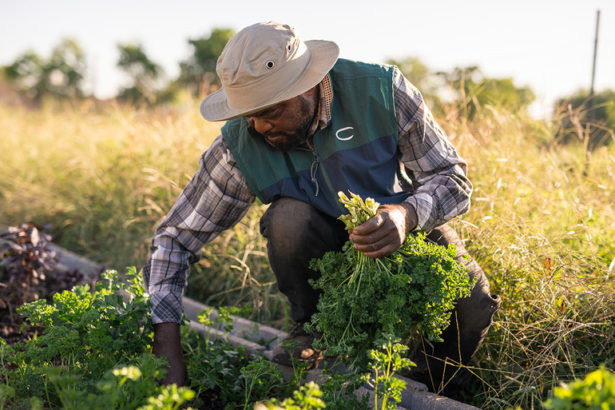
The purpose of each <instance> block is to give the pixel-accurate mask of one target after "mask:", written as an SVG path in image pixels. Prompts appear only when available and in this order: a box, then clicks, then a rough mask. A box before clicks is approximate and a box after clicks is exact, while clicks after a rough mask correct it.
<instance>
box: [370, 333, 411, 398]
mask: <svg viewBox="0 0 615 410" xmlns="http://www.w3.org/2000/svg"><path fill="white" fill-rule="evenodd" d="M378 347H379V348H378V349H372V350H370V351H369V356H370V359H371V360H370V363H371V366H372V373H371V374H368V375H366V376H364V380H365V381H366V382H367V384H368V385H370V386H372V387H373V388H374V407H373V408H374V409H378V408H380V409H382V410H384V409H396V408H397V404H398V403H399V402H401V393H402V391H403V390H404V389H405V388H406V382H405V381H403V380H401V379H398V378H395V377H393V376H394V375H395V374H396V373H398V372H399V371H400V370H404V369H408V368H410V367H411V366H414V365H415V364H414V363H412V362H411V361H410V360H409V359H407V358H404V357H403V355H404V353H405V352H406V351H407V350H408V346H406V345H403V344H401V343H398V340H397V339H396V338H395V337H393V336H390V335H389V336H387V338H386V340H384V341H381V342H380V343H379V346H378ZM379 400H380V406H379V405H378V401H379Z"/></svg>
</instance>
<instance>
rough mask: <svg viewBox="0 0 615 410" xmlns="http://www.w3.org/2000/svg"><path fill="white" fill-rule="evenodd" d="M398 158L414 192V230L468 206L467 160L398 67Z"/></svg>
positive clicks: (428, 227) (445, 219)
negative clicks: (459, 152)
mask: <svg viewBox="0 0 615 410" xmlns="http://www.w3.org/2000/svg"><path fill="white" fill-rule="evenodd" d="M393 87H394V94H395V95H394V98H395V111H396V115H397V123H398V128H399V151H400V160H401V163H402V164H403V167H404V171H405V172H406V174H407V175H408V176H409V177H410V179H411V181H412V185H413V193H412V195H411V196H409V197H408V198H407V199H406V202H408V203H409V204H410V205H412V206H413V207H414V209H415V210H416V215H417V218H418V224H417V226H416V228H415V229H416V230H421V231H427V232H429V231H431V230H432V229H433V228H435V227H437V226H439V225H442V224H444V223H446V222H448V221H449V220H451V219H452V218H454V217H456V216H458V215H462V214H464V213H466V212H467V211H468V210H469V209H470V196H471V194H472V183H471V182H470V180H469V179H468V177H467V163H466V162H465V160H464V159H463V158H461V157H460V156H459V155H458V154H457V151H456V150H455V148H454V147H453V145H452V144H451V143H450V142H449V140H448V138H447V136H446V134H445V133H444V131H443V130H442V129H441V128H440V126H439V125H438V124H437V123H436V121H435V120H434V118H433V116H432V113H431V111H430V110H429V108H428V107H427V106H426V105H425V102H424V101H423V96H422V95H421V93H420V92H419V90H417V88H416V87H414V85H412V84H411V83H410V81H408V80H407V79H406V78H405V77H404V76H403V75H402V74H401V72H400V71H399V70H398V69H395V72H394V75H393Z"/></svg>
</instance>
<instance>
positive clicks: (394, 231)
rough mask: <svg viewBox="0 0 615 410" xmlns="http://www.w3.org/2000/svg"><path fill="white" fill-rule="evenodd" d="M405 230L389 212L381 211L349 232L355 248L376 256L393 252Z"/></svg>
mask: <svg viewBox="0 0 615 410" xmlns="http://www.w3.org/2000/svg"><path fill="white" fill-rule="evenodd" d="M404 236H405V230H404V229H403V227H402V226H399V223H396V219H395V217H394V215H391V212H387V211H383V212H381V213H378V214H377V215H376V216H374V217H373V218H371V219H370V220H369V221H367V222H365V223H364V224H362V225H360V226H357V227H356V228H355V229H354V230H353V231H352V232H351V233H350V237H349V238H350V240H351V241H353V242H354V247H355V249H357V250H359V251H361V252H363V253H364V254H365V256H368V257H371V258H378V257H381V256H386V255H389V254H391V253H393V252H394V251H395V250H397V248H399V246H400V245H401V244H402V242H403V238H404Z"/></svg>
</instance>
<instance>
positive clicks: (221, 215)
mask: <svg viewBox="0 0 615 410" xmlns="http://www.w3.org/2000/svg"><path fill="white" fill-rule="evenodd" d="M253 202H254V194H253V193H252V191H251V190H250V188H249V187H248V185H247V183H246V181H245V179H244V178H243V175H242V174H241V172H240V171H239V169H238V168H237V166H236V164H235V161H234V159H233V158H232V155H231V153H230V151H229V150H228V148H227V147H226V144H224V142H223V140H222V138H221V137H220V136H219V137H218V138H216V140H215V141H214V142H213V143H212V145H211V147H210V148H209V149H208V150H207V151H206V152H205V154H203V156H202V157H201V161H200V164H199V170H198V171H197V173H196V174H195V175H194V177H193V178H192V180H191V181H190V182H189V183H188V185H186V187H185V188H184V190H183V191H182V193H181V194H180V196H179V198H178V199H177V201H176V202H175V204H174V205H173V207H172V208H171V210H170V211H169V213H168V214H167V216H166V217H165V218H164V219H163V221H162V222H161V223H160V225H159V226H158V228H157V230H156V234H155V236H154V238H153V239H152V244H151V247H150V257H149V259H148V261H147V262H146V264H145V266H144V267H143V278H144V281H145V289H146V291H147V292H148V293H149V295H150V304H151V310H152V320H153V322H154V354H156V355H158V356H164V357H166V359H167V360H168V361H169V365H170V368H169V371H168V373H167V376H166V377H165V379H164V383H166V384H170V383H177V384H182V383H183V382H184V380H185V365H184V363H183V355H182V354H181V346H180V340H179V323H180V322H181V318H182V296H183V291H184V287H185V285H186V278H187V277H188V270H189V267H190V264H192V263H195V262H196V261H197V260H198V258H199V256H200V251H201V249H202V247H203V246H204V245H205V244H206V243H207V242H209V241H211V240H213V239H214V238H215V237H216V236H218V235H219V234H220V232H222V231H224V230H225V229H228V228H230V227H232V226H233V225H234V224H235V223H237V222H238V221H239V220H240V219H241V218H242V217H243V216H244V215H245V213H246V212H247V210H248V209H249V207H250V205H251V204H252V203H253Z"/></svg>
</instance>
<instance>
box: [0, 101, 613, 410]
mask: <svg viewBox="0 0 615 410" xmlns="http://www.w3.org/2000/svg"><path fill="white" fill-rule="evenodd" d="M196 106H197V102H194V103H193V104H192V106H190V108H189V109H187V110H185V111H173V112H164V111H156V112H144V111H135V110H133V109H130V108H126V107H117V106H108V107H105V108H103V109H95V108H94V107H92V106H88V105H83V106H80V107H77V108H74V109H65V110H57V109H53V108H47V109H44V110H42V111H26V110H22V109H19V108H9V107H6V106H0V130H1V131H0V208H1V209H2V213H1V214H0V224H4V225H14V224H21V223H23V222H27V221H34V222H37V223H39V224H45V223H51V224H52V233H53V234H54V235H55V238H56V240H57V241H58V242H59V243H60V244H61V245H63V246H65V247H67V248H69V249H72V250H74V251H76V252H78V253H81V254H84V255H86V256H88V257H90V258H92V259H94V260H97V261H99V262H102V263H105V264H107V265H108V266H114V267H118V268H120V269H122V268H123V267H124V266H127V265H137V266H140V265H142V264H143V262H144V261H145V258H146V257H147V248H148V244H149V240H150V237H151V234H152V233H153V230H154V227H155V225H156V223H157V221H158V220H159V219H160V218H161V217H162V216H163V215H164V213H165V212H166V211H167V210H168V209H169V207H170V206H171V204H172V203H173V201H174V200H175V198H176V197H177V195H178V194H179V192H180V190H181V188H182V187H183V185H184V184H185V183H186V182H187V181H188V180H189V178H190V177H191V176H192V174H193V173H194V172H195V170H196V168H197V164H198V158H199V155H200V154H201V152H202V151H203V150H204V149H206V147H207V146H208V145H209V144H210V142H211V141H212V139H213V138H214V137H215V136H216V135H217V133H218V130H219V124H210V123H207V122H205V121H203V120H202V119H201V118H200V116H199V114H198V112H197V110H196V109H194V107H196ZM439 121H440V123H441V124H442V125H443V127H444V128H445V129H446V131H447V132H448V133H449V136H450V138H451V140H452V141H453V143H454V144H455V145H456V146H457V147H458V149H459V151H460V152H461V153H462V155H463V156H464V157H465V158H466V159H467V160H468V162H469V164H470V167H469V169H470V171H469V172H470V177H471V179H472V181H473V183H474V186H475V191H474V195H473V206H472V209H471V210H470V212H469V213H468V214H467V215H465V216H464V217H462V218H459V219H457V220H455V221H454V222H453V225H454V227H455V228H456V229H457V230H458V231H459V232H460V234H461V235H462V237H463V238H464V240H465V241H466V245H467V247H468V249H469V250H470V252H471V253H472V254H473V255H474V256H475V258H476V259H477V260H478V262H479V264H480V265H481V266H482V267H483V268H484V269H485V272H486V273H487V276H488V277H489V278H490V282H491V284H492V291H493V292H494V293H498V294H500V295H501V296H502V298H503V305H502V308H501V311H500V313H499V314H498V315H497V318H496V322H495V324H494V326H493V328H492V330H491V332H490V334H489V336H488V338H487V339H486V342H485V345H484V346H483V348H482V349H481V350H480V351H479V353H478V354H477V357H476V365H475V367H474V368H473V369H472V371H473V372H474V373H475V374H476V375H477V376H478V377H477V379H476V380H479V379H480V380H482V381H481V382H476V383H474V387H473V388H474V392H476V394H474V395H473V396H472V397H468V399H467V400H468V401H471V402H473V403H474V404H477V405H480V406H481V407H484V408H506V407H509V406H510V407H513V406H515V405H519V406H521V407H523V408H538V407H539V404H538V403H539V402H540V401H541V400H542V399H544V398H545V397H546V396H548V394H549V391H550V390H551V388H552V387H553V386H554V385H556V384H558V383H559V382H561V381H569V380H571V379H572V378H574V377H578V376H581V375H583V374H585V373H587V372H588V371H590V370H593V369H594V368H596V367H597V366H598V365H599V364H600V363H606V364H607V366H608V367H611V368H613V367H614V365H615V363H613V360H614V359H613V358H614V357H615V334H614V332H615V325H614V323H615V305H614V301H615V289H614V285H613V283H614V281H613V275H615V267H614V266H615V262H614V261H615V241H613V238H614V237H615V222H614V221H615V205H614V204H615V184H613V183H612V181H613V179H614V176H615V146H613V145H611V146H610V147H603V148H600V149H597V150H595V151H594V152H593V153H592V155H587V153H586V151H585V150H584V148H585V147H584V145H583V144H582V143H579V144H577V145H567V146H560V145H556V144H551V143H550V142H551V141H553V140H554V134H555V132H556V131H555V127H554V126H553V125H552V124H549V123H544V122H537V121H534V120H532V119H530V118H528V117H527V116H525V115H523V114H512V113H507V112H504V111H499V110H495V109H492V108H489V107H487V108H484V109H483V110H482V111H481V112H479V113H478V115H477V116H476V118H475V120H473V121H472V122H468V121H465V120H464V118H462V117H460V116H459V115H458V114H457V112H456V111H454V110H449V111H448V113H447V115H446V116H443V117H442V118H440V119H439ZM588 161H589V163H588ZM263 210H264V206H262V205H259V206H256V207H254V209H253V210H252V211H251V212H250V213H249V214H248V216H247V217H246V218H244V221H242V223H240V224H238V225H237V226H236V227H235V228H234V229H233V230H230V231H228V232H226V233H224V234H223V235H221V236H220V237H219V238H218V239H216V240H215V241H214V242H213V243H212V244H210V246H207V247H206V248H205V250H204V258H203V259H202V261H201V262H199V264H197V266H195V268H194V269H193V273H192V275H191V279H190V286H189V289H188V293H189V294H190V295H191V296H195V297H198V298H200V299H201V300H203V301H205V302H206V303H210V304H214V305H229V304H232V305H242V306H246V305H249V306H251V307H252V308H253V313H252V318H254V319H257V320H260V321H264V322H268V323H277V324H279V325H282V324H283V323H284V321H285V316H286V305H285V303H284V299H283V297H281V295H280V294H279V292H278V291H277V289H276V286H275V280H274V278H273V275H272V274H271V271H270V269H269V267H268V264H267V259H266V255H265V246H264V241H263V239H262V238H261V237H260V235H259V233H258V219H259V216H260V215H261V214H262V212H263Z"/></svg>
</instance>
